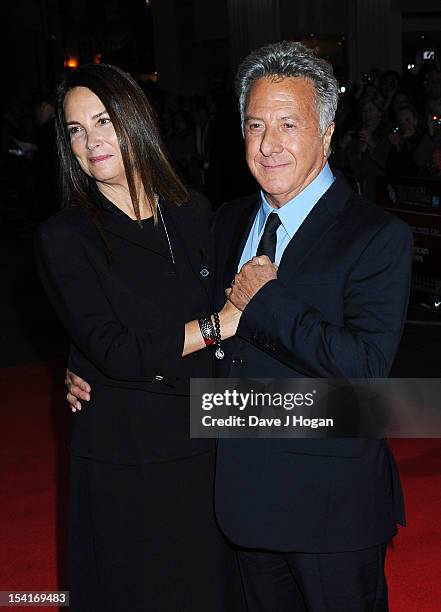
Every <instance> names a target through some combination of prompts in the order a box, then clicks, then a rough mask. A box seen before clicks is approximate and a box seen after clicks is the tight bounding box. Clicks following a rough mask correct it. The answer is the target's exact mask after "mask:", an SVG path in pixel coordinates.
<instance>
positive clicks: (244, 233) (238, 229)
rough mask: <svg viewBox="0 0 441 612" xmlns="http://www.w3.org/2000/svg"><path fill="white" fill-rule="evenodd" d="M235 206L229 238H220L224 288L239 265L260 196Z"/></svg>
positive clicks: (258, 205) (257, 208)
mask: <svg viewBox="0 0 441 612" xmlns="http://www.w3.org/2000/svg"><path fill="white" fill-rule="evenodd" d="M237 206H238V211H237V217H236V218H235V219H232V230H231V238H230V240H229V242H227V241H225V242H224V240H222V243H224V244H225V251H224V252H225V260H224V261H225V265H224V266H223V281H224V288H226V287H228V286H229V285H230V283H231V281H232V280H233V278H234V275H235V274H236V272H237V266H238V265H239V261H240V258H241V256H242V252H243V249H244V247H245V243H246V241H247V238H248V235H249V233H250V231H251V227H252V225H253V222H254V219H255V217H256V214H257V211H258V210H259V207H260V196H259V195H258V194H256V195H255V197H251V198H250V199H249V200H248V201H246V202H242V203H239V202H238V205H237ZM223 238H225V237H223ZM219 250H220V249H218V251H219ZM218 256H219V253H218Z"/></svg>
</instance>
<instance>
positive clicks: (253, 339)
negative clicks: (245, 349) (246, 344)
mask: <svg viewBox="0 0 441 612" xmlns="http://www.w3.org/2000/svg"><path fill="white" fill-rule="evenodd" d="M250 340H251V342H256V340H257V336H256V334H251V335H250Z"/></svg>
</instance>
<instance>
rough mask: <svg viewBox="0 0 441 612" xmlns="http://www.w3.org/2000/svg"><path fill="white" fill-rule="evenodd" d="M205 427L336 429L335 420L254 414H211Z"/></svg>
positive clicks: (205, 421)
mask: <svg viewBox="0 0 441 612" xmlns="http://www.w3.org/2000/svg"><path fill="white" fill-rule="evenodd" d="M202 425H203V426H204V427H302V428H305V429H319V428H321V427H324V428H328V427H334V419H315V418H314V419H309V418H305V417H303V416H302V415H294V414H287V415H286V416H285V417H284V418H283V419H279V418H268V417H266V418H263V417H258V416H256V415H254V414H249V415H248V416H243V417H241V416H233V415H230V416H227V417H213V416H211V415H209V414H207V415H204V416H203V417H202Z"/></svg>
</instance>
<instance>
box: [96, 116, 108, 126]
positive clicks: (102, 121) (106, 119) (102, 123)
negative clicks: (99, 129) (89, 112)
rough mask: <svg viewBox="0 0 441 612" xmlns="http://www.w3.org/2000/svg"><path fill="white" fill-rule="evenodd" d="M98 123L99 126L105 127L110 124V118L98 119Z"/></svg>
mask: <svg viewBox="0 0 441 612" xmlns="http://www.w3.org/2000/svg"><path fill="white" fill-rule="evenodd" d="M98 123H99V124H100V125H106V123H110V118H109V117H100V118H99V119H98Z"/></svg>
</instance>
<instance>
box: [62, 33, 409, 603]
mask: <svg viewBox="0 0 441 612" xmlns="http://www.w3.org/2000/svg"><path fill="white" fill-rule="evenodd" d="M237 84H238V93H239V99H240V109H241V114H242V125H243V134H244V138H245V146H246V156H247V162H248V166H249V168H250V170H251V172H252V174H253V175H254V177H255V179H256V180H257V182H258V183H259V185H260V187H261V192H260V194H258V195H255V196H251V197H249V198H243V199H240V200H236V201H233V202H230V203H227V204H225V205H224V206H223V207H222V208H221V209H220V210H219V211H218V213H217V216H216V220H215V227H214V237H215V251H216V286H217V295H216V302H217V304H216V305H217V307H218V308H220V307H221V306H222V304H223V303H224V300H225V295H224V292H225V290H226V293H227V295H228V298H229V299H230V300H231V301H232V302H233V303H234V304H235V305H236V306H237V307H238V308H240V309H241V310H242V311H243V314H242V317H241V320H240V323H239V327H238V330H237V334H236V337H235V338H232V339H230V340H228V341H227V342H225V343H224V348H225V358H224V359H223V360H222V361H220V362H219V371H218V374H219V375H220V376H224V377H229V376H234V377H259V376H261V377H274V378H279V377H280V378H294V377H337V378H339V377H342V378H359V377H360V378H366V377H368V378H370V377H383V376H387V374H388V372H389V369H390V367H391V364H392V361H393V358H394V355H395V352H396V349H397V346H398V343H399V340H400V337H401V333H402V329H403V323H404V319H405V315H406V306H407V300H408V293H409V279H410V268H411V253H412V241H411V234H410V231H409V228H408V227H407V226H406V225H405V224H404V223H402V222H401V221H400V220H398V219H396V218H394V217H392V216H391V215H389V214H387V213H386V212H385V211H383V210H382V209H380V208H378V207H376V206H374V205H373V204H371V203H369V202H368V201H366V200H364V199H363V198H361V197H359V196H357V195H356V194H355V193H354V192H353V191H352V190H351V188H350V187H349V185H348V184H347V183H346V181H345V180H344V178H343V177H342V176H341V175H339V174H337V173H333V172H332V170H331V169H330V167H329V165H328V163H327V159H328V155H329V152H330V142H331V137H332V133H333V129H334V123H333V121H334V115H335V110H336V106H337V100H338V85H337V82H336V80H335V78H334V77H333V74H332V68H331V66H330V65H329V64H328V63H327V62H325V61H323V60H320V59H318V58H316V57H315V56H314V55H313V54H312V53H311V52H310V51H308V50H307V49H306V48H305V47H303V46H302V45H300V44H298V43H278V44H275V45H270V46H268V47H264V48H262V49H259V50H257V51H255V52H254V53H252V54H251V55H250V56H248V57H247V58H246V59H245V61H244V62H243V64H242V65H241V67H240V68H239V72H238V79H237ZM233 280H234V282H232V281H233ZM73 382H81V381H78V379H74V380H73ZM86 388H87V387H86ZM70 390H71V393H72V392H73V393H74V394H75V395H76V396H77V397H79V398H80V399H81V398H82V397H87V396H88V394H87V393H86V394H84V391H81V390H80V389H79V388H78V386H77V385H73V386H72V385H70ZM68 397H69V398H70V401H71V404H72V405H73V406H74V405H75V402H76V401H77V399H76V397H73V396H72V395H70V396H68ZM216 513H217V518H218V521H219V525H220V527H221V529H222V530H223V532H224V533H225V534H226V535H227V536H228V537H229V538H230V540H232V541H233V542H234V543H235V544H236V545H237V546H238V554H239V561H240V567H241V572H242V578H243V582H244V587H245V592H246V597H247V602H248V607H249V610H250V612H261V611H262V612H288V611H290V612H291V611H293V610H295V611H303V612H304V611H308V612H325V611H326V612H362V611H363V612H367V611H368V610H369V611H374V610H375V612H385V611H386V610H387V609H388V604H387V587H386V581H385V576H384V559H385V551H386V544H387V542H388V541H390V539H391V538H392V537H393V536H394V534H395V533H396V523H397V522H400V523H402V524H403V523H404V510H403V503H402V495H401V488H400V483H399V478H398V474H397V471H396V468H395V464H394V461H393V458H392V455H391V453H390V451H389V449H388V447H387V444H386V442H385V441H383V440H362V439H357V440H356V439H334V440H319V439H316V440H313V439H302V440H299V439H298V440H274V439H273V440H262V439H260V440H221V441H220V443H219V448H218V457H217V473H216Z"/></svg>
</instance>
